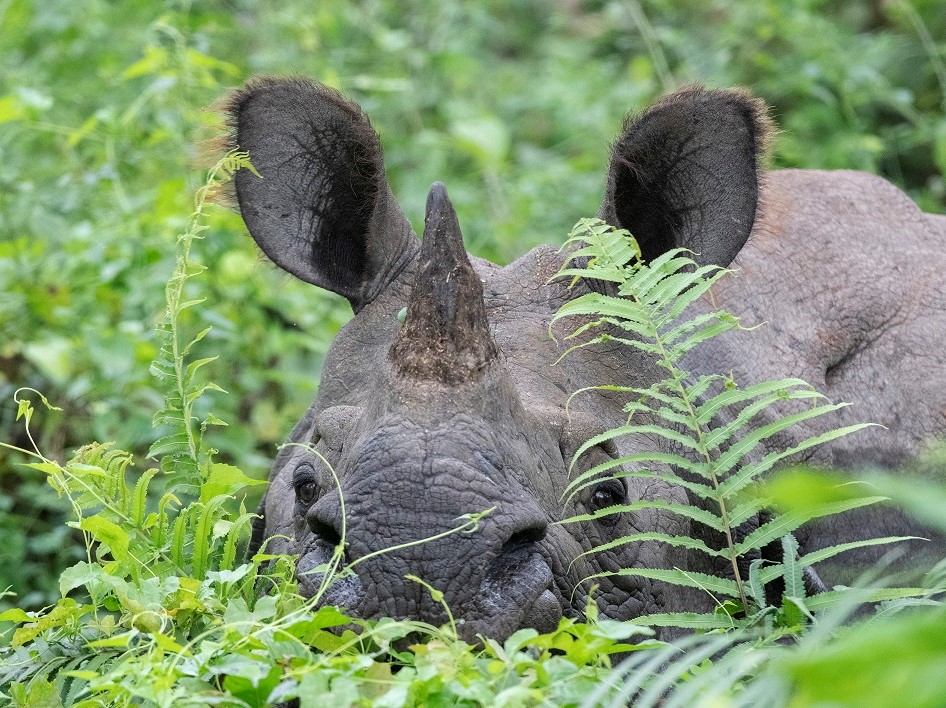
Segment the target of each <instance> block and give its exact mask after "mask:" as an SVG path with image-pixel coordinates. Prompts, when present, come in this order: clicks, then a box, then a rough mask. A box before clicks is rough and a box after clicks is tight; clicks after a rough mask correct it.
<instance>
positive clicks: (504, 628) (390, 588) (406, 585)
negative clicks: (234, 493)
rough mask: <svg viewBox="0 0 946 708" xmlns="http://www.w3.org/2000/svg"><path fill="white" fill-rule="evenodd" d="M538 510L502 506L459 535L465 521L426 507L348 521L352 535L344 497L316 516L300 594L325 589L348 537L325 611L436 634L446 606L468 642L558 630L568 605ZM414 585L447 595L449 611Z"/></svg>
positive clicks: (318, 507) (322, 504) (320, 507)
mask: <svg viewBox="0 0 946 708" xmlns="http://www.w3.org/2000/svg"><path fill="white" fill-rule="evenodd" d="M420 506H423V505H420ZM529 506H530V505H528V504H522V503H521V502H520V503H507V504H501V505H497V508H495V509H494V510H493V511H492V512H491V513H490V514H488V515H487V516H486V517H485V518H484V519H482V520H481V521H480V523H479V525H478V527H477V528H476V529H475V530H470V529H468V528H467V529H465V530H453V531H451V529H457V528H459V527H460V526H462V520H458V519H457V517H456V515H452V514H444V513H443V512H442V511H440V512H438V511H431V510H427V511H425V510H423V509H417V508H415V509H412V510H410V511H407V512H403V511H402V513H394V512H392V510H390V509H383V510H382V509H378V510H375V513H372V514H370V515H367V516H366V515H364V514H362V513H357V512H355V513H352V515H350V516H349V515H347V514H346V517H347V523H346V524H345V525H344V527H343V525H342V523H341V512H340V508H339V505H338V503H337V497H336V498H335V500H334V501H333V500H332V499H331V498H324V499H322V500H320V501H319V502H318V503H316V504H315V505H313V507H312V508H311V509H310V510H309V513H308V514H307V515H306V522H307V525H308V527H309V530H310V531H311V534H310V535H309V538H308V540H307V542H306V543H305V548H304V549H303V553H302V558H300V561H299V564H298V566H297V573H298V576H299V580H300V587H301V589H302V591H303V593H304V594H307V595H313V594H314V593H315V592H317V591H318V590H319V589H320V587H321V585H322V580H323V576H322V575H321V573H319V572H318V571H316V570H315V569H316V568H317V567H318V566H320V565H322V564H324V563H326V562H327V561H328V560H329V558H330V557H331V553H332V550H333V549H334V548H335V547H336V546H337V545H338V544H339V542H340V541H341V539H342V534H343V533H344V536H345V539H344V540H345V546H344V548H345V554H344V560H343V562H342V564H341V571H342V572H341V575H340V577H339V578H338V579H337V580H336V581H335V582H333V583H332V584H331V585H330V586H329V587H328V589H327V590H326V589H323V593H324V594H323V596H322V598H321V602H322V604H329V605H338V606H341V607H343V608H344V609H345V610H347V611H348V612H349V613H351V614H353V615H355V616H357V617H360V618H362V619H378V618H381V617H395V618H403V619H414V620H420V621H422V622H427V623H429V624H432V625H435V626H440V625H442V624H444V623H446V622H447V621H448V616H447V613H446V610H445V608H444V604H446V606H447V607H449V608H450V611H451V613H452V614H453V616H454V618H455V620H456V621H457V628H458V631H459V633H460V635H461V636H462V637H464V638H465V639H467V640H468V641H474V640H475V639H476V636H477V635H478V634H483V635H485V636H490V637H498V638H502V637H505V636H508V635H510V634H512V633H513V632H515V631H516V630H517V629H520V628H521V627H536V628H538V629H542V630H545V629H547V630H551V629H554V627H555V626H556V625H557V623H558V620H559V619H560V618H561V616H562V603H561V602H560V600H559V599H558V598H557V597H556V595H555V594H554V590H553V589H554V582H553V575H552V570H551V567H550V565H549V561H548V559H547V554H546V552H545V551H544V550H543V544H544V541H545V536H546V530H547V521H546V520H545V519H544V518H543V517H542V516H541V515H540V514H539V513H538V510H537V509H535V508H529ZM418 528H424V529H443V531H441V532H440V534H443V535H440V534H437V533H434V534H431V536H433V538H430V537H428V538H418V537H417V529H418ZM438 535H440V537H439V538H437V537H436V536H438ZM346 570H347V571H350V572H345V571H346ZM407 576H415V577H416V578H420V579H421V580H423V581H424V582H426V583H428V584H429V585H430V586H431V587H433V588H434V589H435V590H438V591H440V592H442V593H443V600H442V602H441V601H438V600H436V599H434V598H433V597H432V594H431V592H430V590H429V589H428V588H426V587H424V586H423V585H422V584H421V583H418V582H417V581H416V580H413V579H411V578H408V577H407Z"/></svg>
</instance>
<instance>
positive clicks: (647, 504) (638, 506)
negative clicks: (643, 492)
mask: <svg viewBox="0 0 946 708" xmlns="http://www.w3.org/2000/svg"><path fill="white" fill-rule="evenodd" d="M648 509H656V510H658V511H669V512H671V513H673V514H677V515H678V516H683V517H686V518H688V519H692V520H693V521H698V522H700V523H701V524H703V525H704V526H708V527H709V528H711V529H714V530H716V531H720V532H722V531H723V530H724V529H725V527H724V526H723V523H722V521H720V519H719V516H717V515H716V514H714V513H713V512H711V511H707V510H705V509H701V508H699V507H696V506H691V505H688V504H677V503H676V502H665V501H659V500H656V499H653V500H651V499H639V500H638V501H634V502H631V503H630V504H616V505H615V506H609V507H608V508H607V509H602V510H601V511H598V512H595V513H594V514H576V515H575V516H569V517H568V518H567V519H562V520H561V521H559V522H558V523H559V524H563V525H565V524H574V523H578V522H581V521H593V520H595V519H600V518H602V517H604V516H612V515H613V514H627V513H631V512H635V511H644V510H648Z"/></svg>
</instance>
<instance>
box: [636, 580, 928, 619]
mask: <svg viewBox="0 0 946 708" xmlns="http://www.w3.org/2000/svg"><path fill="white" fill-rule="evenodd" d="M932 594H933V592H932V591H931V590H930V589H929V588H843V589H841V590H829V591H828V592H823V593H819V594H818V595H812V596H811V597H809V598H807V599H806V600H805V604H806V606H807V607H808V609H809V610H811V611H812V612H823V611H825V610H829V609H831V608H832V607H835V606H837V605H839V604H841V605H844V604H848V603H850V602H852V601H856V603H857V604H867V603H872V602H886V601H888V600H899V599H901V598H905V597H929V596H930V595H932ZM635 621H636V620H635Z"/></svg>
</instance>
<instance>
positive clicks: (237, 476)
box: [200, 462, 267, 503]
mask: <svg viewBox="0 0 946 708" xmlns="http://www.w3.org/2000/svg"><path fill="white" fill-rule="evenodd" d="M265 484H267V482H266V480H265V479H254V478H253V477H248V476H246V475H245V474H243V472H242V470H240V469H239V468H238V467H234V466H233V465H225V464H223V463H221V462H215V463H213V464H212V465H211V466H210V474H209V475H208V476H207V480H206V481H205V482H204V483H203V484H201V485H200V501H201V502H204V503H206V502H209V501H210V500H211V499H214V498H215V497H219V496H232V495H234V494H236V493H237V492H238V491H240V490H241V489H244V488H245V487H257V486H260V485H265Z"/></svg>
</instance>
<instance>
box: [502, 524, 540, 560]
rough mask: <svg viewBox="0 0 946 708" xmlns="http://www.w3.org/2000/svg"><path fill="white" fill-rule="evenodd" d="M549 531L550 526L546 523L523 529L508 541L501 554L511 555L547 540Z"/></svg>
mask: <svg viewBox="0 0 946 708" xmlns="http://www.w3.org/2000/svg"><path fill="white" fill-rule="evenodd" d="M547 531H548V524H547V523H546V522H544V521H542V522H539V523H534V524H531V525H529V526H526V527H524V528H521V529H519V530H518V531H515V532H514V533H513V534H512V535H511V536H510V537H509V538H508V539H507V540H506V542H505V543H504V544H503V547H502V551H501V553H510V552H512V551H515V550H516V549H519V548H522V547H524V546H528V545H530V544H533V543H538V542H539V541H542V540H543V539H544V538H545V534H546V532H547Z"/></svg>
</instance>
